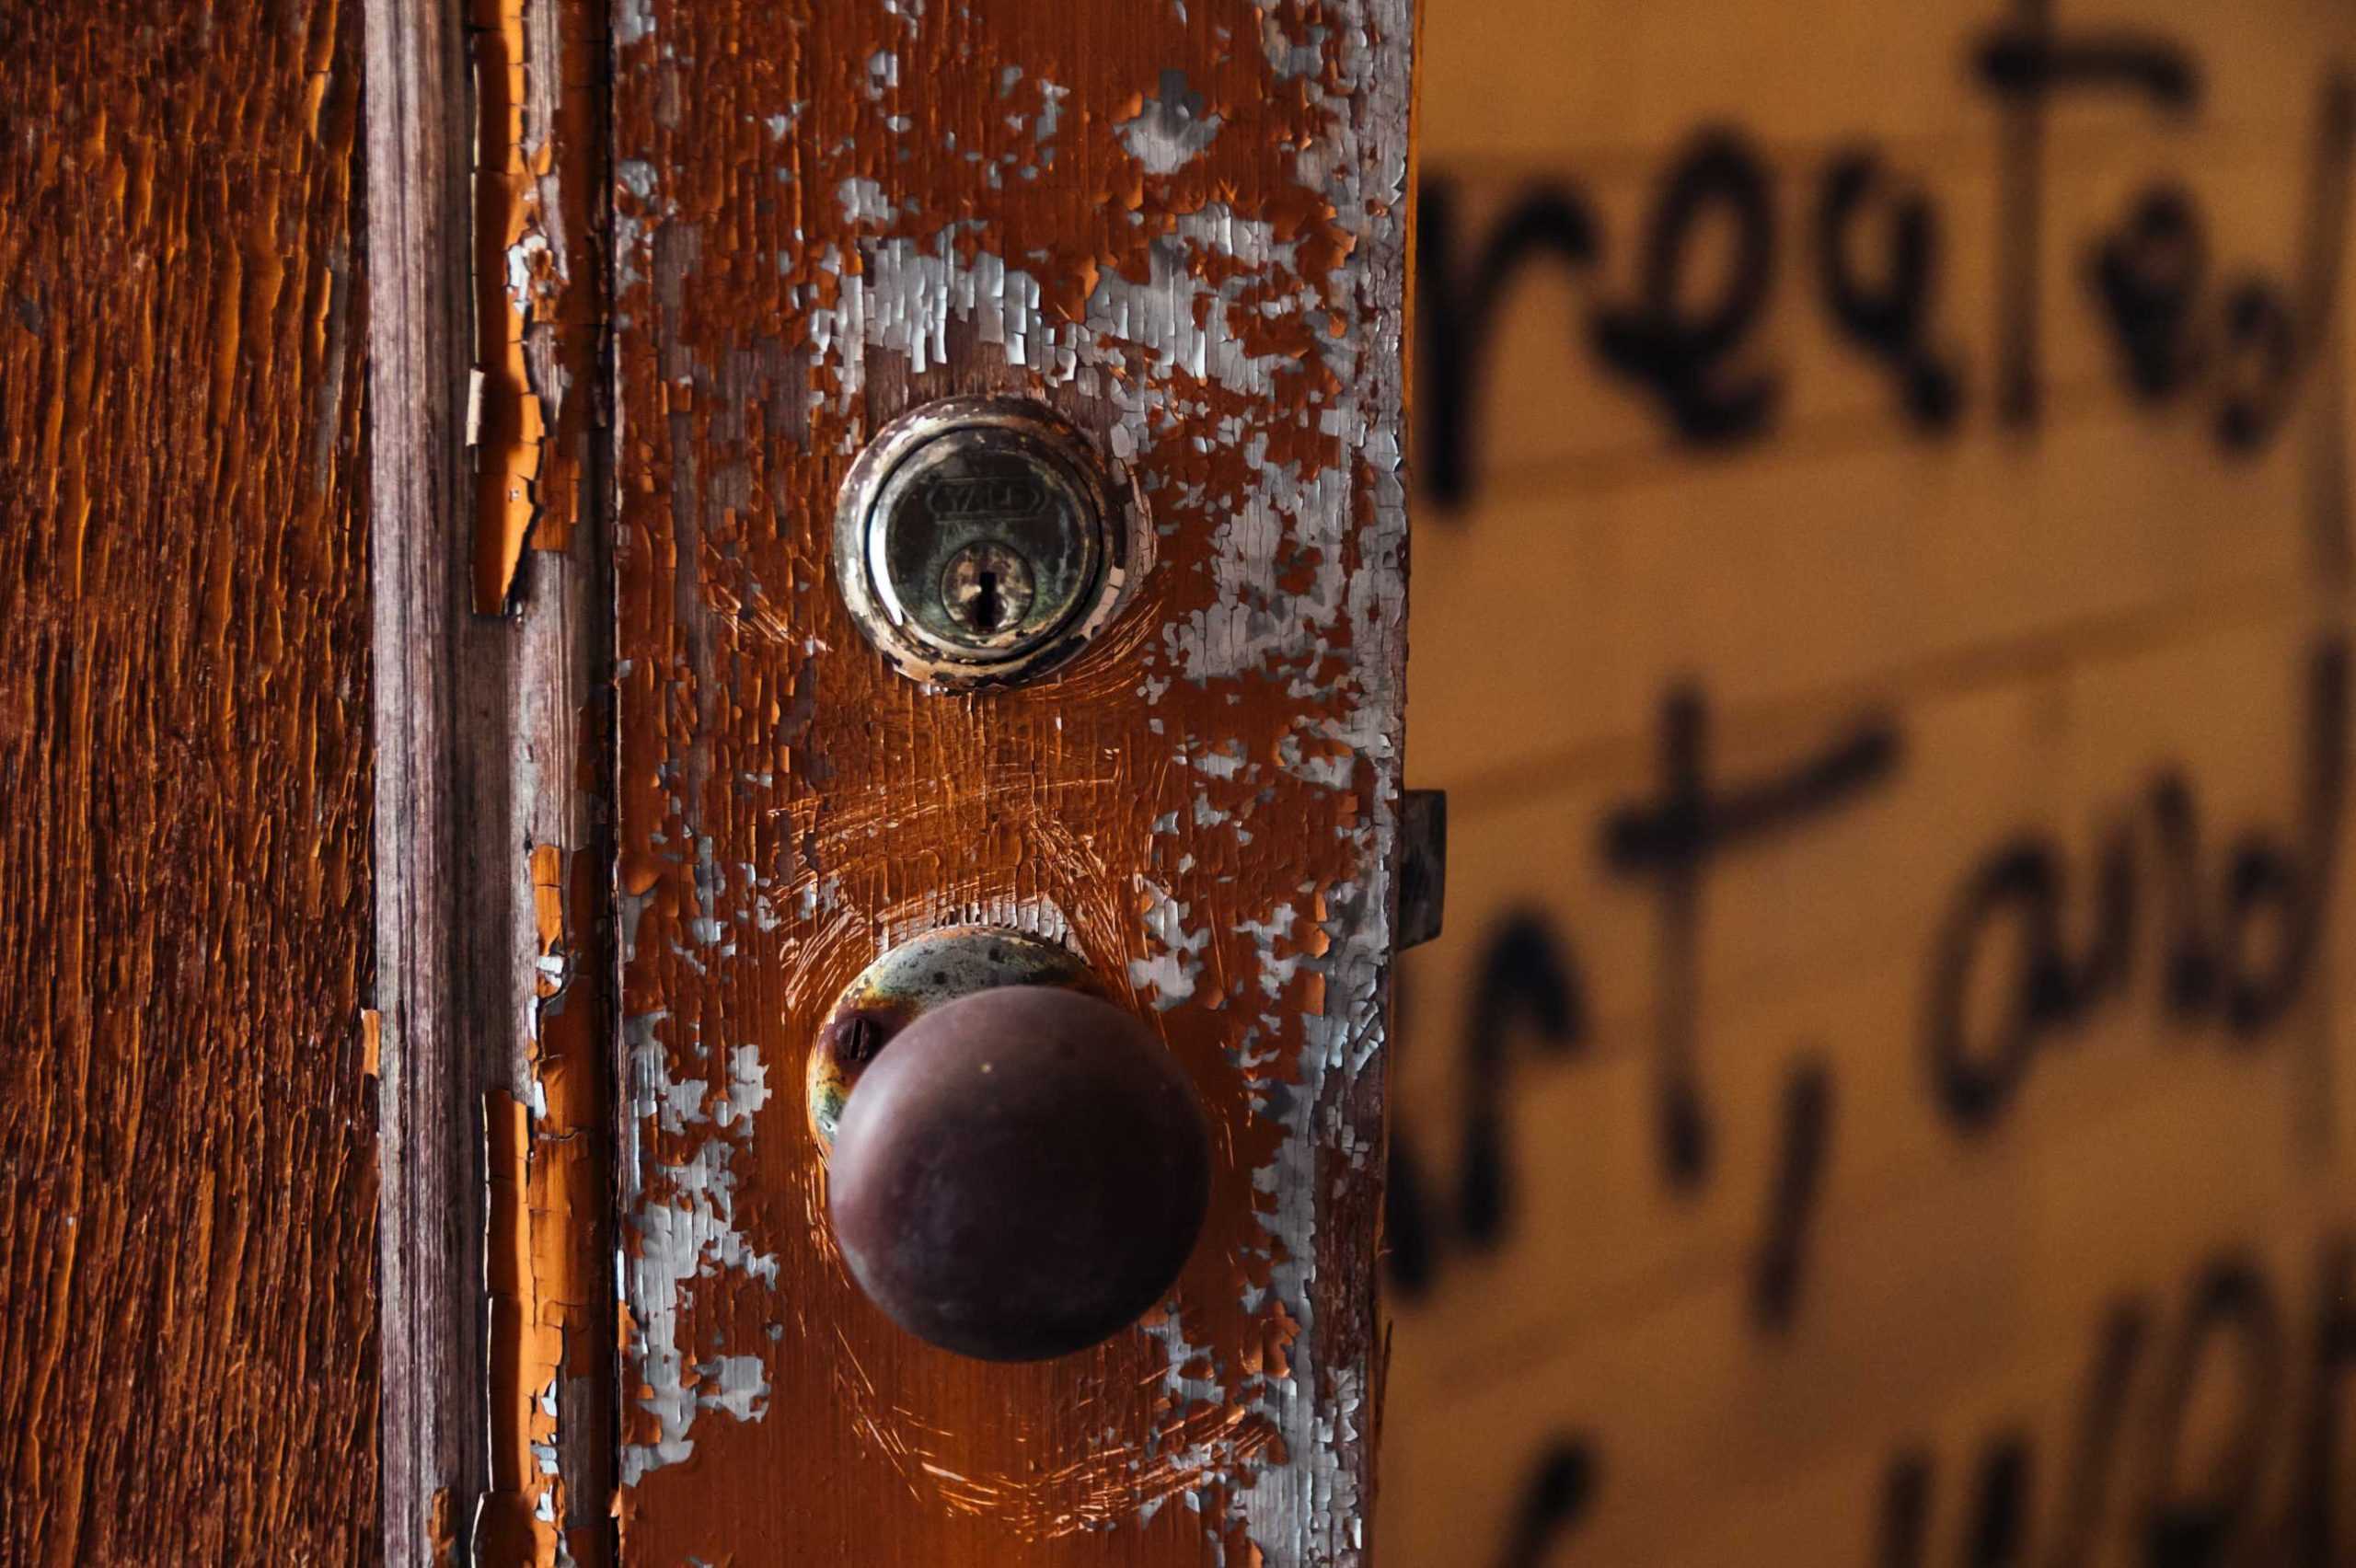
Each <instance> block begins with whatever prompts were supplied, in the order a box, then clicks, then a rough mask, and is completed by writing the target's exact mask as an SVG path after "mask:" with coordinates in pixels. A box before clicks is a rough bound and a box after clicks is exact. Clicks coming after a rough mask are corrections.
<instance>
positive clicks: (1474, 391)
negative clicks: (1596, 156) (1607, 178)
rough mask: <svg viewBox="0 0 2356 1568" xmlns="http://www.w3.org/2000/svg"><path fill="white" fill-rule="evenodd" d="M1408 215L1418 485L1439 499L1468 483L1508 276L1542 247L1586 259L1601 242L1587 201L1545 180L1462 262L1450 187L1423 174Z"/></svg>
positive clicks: (1446, 501)
mask: <svg viewBox="0 0 2356 1568" xmlns="http://www.w3.org/2000/svg"><path fill="white" fill-rule="evenodd" d="M1417 202H1418V206H1417V216H1416V220H1415V315H1416V321H1417V325H1416V332H1415V365H1416V370H1417V375H1418V382H1417V386H1416V402H1417V404H1418V406H1419V407H1420V408H1421V409H1422V410H1423V421H1422V424H1423V428H1422V430H1421V431H1420V432H1418V434H1419V436H1420V438H1421V440H1420V445H1419V447H1418V450H1417V456H1418V457H1419V459H1420V467H1421V468H1422V472H1423V483H1424V486H1425V489H1426V490H1427V491H1428V492H1429V493H1430V495H1431V497H1432V499H1433V500H1434V501H1436V502H1439V503H1441V504H1442V505H1443V506H1452V505H1455V504H1457V503H1459V502H1463V501H1465V500H1466V499H1467V498H1468V497H1469V496H1470V495H1471V493H1472V452H1471V442H1472V435H1471V432H1472V420H1473V415H1474V413H1475V411H1476V409H1475V403H1476V400H1477V398H1478V396H1479V385H1480V377H1481V372H1482V369H1483V367H1484V365H1485V364H1486V363H1487V362H1488V350H1489V344H1490V341H1491V340H1492V339H1493V338H1494V336H1495V335H1496V328H1497V319H1496V318H1497V311H1498V306H1500V304H1501V303H1502V302H1503V301H1504V299H1505V297H1506V289H1507V285H1508V284H1509V283H1511V282H1513V281H1514V279H1515V278H1516V276H1517V275H1519V272H1520V271H1521V270H1522V269H1523V268H1524V267H1526V266H1528V265H1529V264H1530V262H1532V261H1535V260H1537V259H1540V258H1542V257H1553V259H1556V260H1557V261H1559V262H1561V263H1562V264H1563V265H1565V266H1566V267H1571V268H1584V267H1587V266H1588V265H1590V264H1592V263H1593V262H1594V261H1595V260H1596V259H1597V257H1598V255H1599V252H1600V241H1599V239H1598V236H1597V229H1596V224H1595V220H1594V218H1593V217H1592V216H1591V215H1590V214H1589V213H1588V205H1587V202H1586V201H1585V200H1584V199H1583V198H1582V197H1581V196H1580V195H1579V194H1578V193H1577V192H1576V191H1575V190H1570V189H1568V188H1567V187H1564V186H1561V185H1547V186H1542V187H1540V188H1539V189H1537V190H1533V191H1531V192H1530V193H1529V194H1528V195H1526V196H1524V197H1522V198H1521V199H1520V200H1519V201H1518V202H1515V203H1514V205H1513V207H1512V209H1511V210H1510V211H1508V212H1507V213H1506V215H1505V216H1504V218H1502V219H1501V220H1500V221H1499V222H1498V224H1497V226H1496V229H1495V230H1494V231H1493V232H1492V233H1491V234H1490V235H1489V236H1488V238H1487V240H1486V241H1485V242H1484V244H1483V245H1482V247H1481V250H1480V254H1479V256H1478V257H1477V258H1476V259H1474V261H1473V262H1472V266H1471V267H1470V268H1469V269H1468V268H1467V267H1466V266H1465V264H1464V262H1463V261H1462V259H1461V258H1460V256H1459V254H1458V252H1459V248H1460V247H1461V245H1462V243H1463V241H1462V240H1461V237H1460V236H1459V235H1458V232H1457V231H1458V227H1459V225H1460V222H1461V220H1460V218H1459V216H1458V212H1457V193H1456V188H1455V186H1454V185H1453V184H1451V183H1450V182H1449V181H1448V180H1445V179H1426V180H1425V181H1424V182H1423V185H1422V188H1421V190H1419V191H1418V192H1417Z"/></svg>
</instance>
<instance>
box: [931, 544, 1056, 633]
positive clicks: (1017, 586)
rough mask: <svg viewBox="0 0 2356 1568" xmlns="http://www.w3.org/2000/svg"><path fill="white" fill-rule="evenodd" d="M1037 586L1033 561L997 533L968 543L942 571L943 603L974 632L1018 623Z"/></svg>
mask: <svg viewBox="0 0 2356 1568" xmlns="http://www.w3.org/2000/svg"><path fill="white" fill-rule="evenodd" d="M1035 592H1036V589H1035V587H1034V584H1033V582H1032V580H1031V566H1030V563H1029V562H1027V561H1025V560H1024V559H1022V557H1021V556H1019V555H1017V554H1015V552H1014V551H1013V549H1012V548H1011V547H1009V546H1007V545H1004V544H1001V543H999V541H998V540H996V539H985V540H983V541H981V542H980V543H978V544H972V545H967V546H966V547H965V548H964V549H962V550H959V551H958V552H957V553H956V554H955V555H953V556H952V557H950V558H949V565H948V567H947V568H946V569H945V570H944V571H942V572H941V608H942V609H943V610H945V611H946V612H947V613H948V617H949V620H950V622H951V624H953V625H954V626H955V627H956V628H958V629H959V630H960V631H964V632H968V633H971V634H972V635H973V636H975V637H995V636H997V635H999V633H1001V632H1003V631H1006V630H1007V629H1008V628H1011V627H1013V626H1016V625H1018V624H1019V623H1020V622H1021V621H1022V617H1023V615H1024V614H1025V613H1026V612H1027V611H1029V609H1030V608H1031V598H1032V595H1033V594H1034V593H1035Z"/></svg>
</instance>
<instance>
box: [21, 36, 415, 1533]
mask: <svg viewBox="0 0 2356 1568" xmlns="http://www.w3.org/2000/svg"><path fill="white" fill-rule="evenodd" d="M359 59H360V17H359V13H358V10H357V8H356V6H352V5H348V4H347V5H341V6H340V5H338V4H335V3H334V0H324V3H318V4H312V3H307V0H292V3H288V4H283V5H275V6H267V7H261V6H249V7H237V6H227V7H216V6H188V7H155V6H129V5H106V4H87V5H70V6H7V7H6V9H5V10H0V885H5V886H6V888H7V890H8V894H7V899H6V910H5V914H0V1039H5V1040H6V1052H5V1055H0V1467H5V1469H4V1470H0V1562H12V1563H14V1562H23V1563H33V1562H48V1563H58V1564H81V1563H92V1564H108V1563H119V1562H321V1563H329V1562H332V1563H343V1562H359V1561H364V1560H368V1559H370V1558H372V1557H373V1556H375V1552H376V1546H375V1499H376V1492H377V1473H378V1466H377V1460H376V1410H377V1388H378V1381H377V1369H376V1354H375V1344H376V1310H375V1290H374V1285H373V1276H374V1272H375V1260H376V1191H377V1177H376V1170H375V1154H374V1150H373V1147H372V1145H373V1135H374V1108H373V1100H374V1096H373V1094H372V1092H371V1088H370V1086H369V1085H368V1083H367V1081H366V1079H365V1077H364V1073H365V1070H366V1065H365V1059H364V1051H365V1046H364V1027H363V1009H364V1005H365V1003H366V1002H367V999H368V994H369V985H370V973H371V951H370V943H369V940H368V935H367V931H368V920H369V877H370V857H371V845H370V805H369V764H370V758H369V747H368V713H369V700H370V698H369V642H368V639H369V628H368V612H367V593H368V584H369V573H368V561H367V550H366V539H367V536H366V530H365V522H364V519H365V513H364V490H365V483H366V476H365V474H364V471H363V468H362V466H361V458H360V452H361V444H362V374H361V353H362V343H363V331H364V306H363V303H362V287H361V281H360V269H359V262H358V256H357V252H356V248H355V223H354V219H355V216H356V213H355V207H356V189H357V187H356V177H357V173H358V160H357V157H356V149H355V144H356V139H357V134H358V125H359V121H358V112H359V104H360V92H361V81H360V71H359Z"/></svg>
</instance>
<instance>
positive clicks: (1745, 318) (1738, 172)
mask: <svg viewBox="0 0 2356 1568" xmlns="http://www.w3.org/2000/svg"><path fill="white" fill-rule="evenodd" d="M1714 214H1715V215H1718V216H1720V217H1722V218H1723V220H1724V221H1725V222H1726V223H1727V224H1728V225H1731V226H1732V231H1733V241H1734V244H1733V255H1732V258H1731V259H1730V261H1729V263H1728V265H1727V273H1726V277H1725V279H1724V280H1723V282H1722V283H1721V284H1720V286H1719V288H1718V291H1717V294H1716V296H1715V298H1705V299H1704V300H1703V301H1699V302H1697V301H1694V300H1692V299H1691V298H1689V296H1688V293H1687V283H1688V282H1689V280H1688V279H1687V277H1686V273H1687V271H1688V269H1689V263H1690V262H1691V260H1692V257H1693V256H1694V254H1695V253H1697V252H1698V251H1700V250H1701V249H1702V242H1703V240H1704V238H1705V237H1706V236H1705V232H1704V230H1703V225H1704V224H1705V223H1707V222H1709V221H1710V219H1711V218H1712V216H1713V215H1714ZM1774 280H1775V203H1774V196H1773V191H1772V190H1770V189H1769V187H1768V182H1767V169H1766V165H1765V163H1764V162H1763V161H1762V160H1761V158H1760V156H1758V154H1757V153H1756V152H1754V151H1753V150H1752V148H1751V146H1750V142H1749V141H1748V140H1747V139H1746V138H1745V137H1743V136H1742V135H1741V134H1740V133H1738V132H1735V131H1731V130H1723V129H1721V130H1712V131H1705V132H1703V133H1701V134H1700V135H1699V136H1698V137H1696V138H1695V139H1694V141H1693V143H1692V145H1691V147H1690V148H1689V149H1688V150H1687V152H1686V153H1685V154H1684V156H1682V157H1680V159H1679V160H1678V162H1677V164H1676V166H1675V167H1674V168H1673V169H1672V170H1671V171H1670V173H1669V181H1668V184H1667V187H1666V188H1665V189H1664V190H1663V191H1662V192H1661V196H1660V199H1659V201H1658V202H1657V205H1656V206H1655V207H1654V209H1653V219H1652V226H1651V228H1650V230H1649V231H1648V232H1647V234H1646V238H1645V250H1644V271H1643V281H1642V282H1641V284H1640V285H1639V288H1638V294H1639V297H1638V299H1637V301H1636V303H1635V304H1634V305H1633V306H1628V307H1626V308H1624V309H1618V310H1607V311H1604V312H1602V313H1601V314H1600V315H1599V316H1598V317H1597V318H1596V323H1595V345H1596V350H1597V352H1599V353H1600V354H1601V355H1602V357H1603V361H1604V363H1606V364H1608V365H1610V366H1611V367H1612V368H1613V369H1614V370H1617V371H1619V372H1620V373H1621V374H1623V375H1627V376H1630V377H1632V378H1633V379H1634V380H1636V381H1639V382H1641V383H1643V384H1644V385H1645V386H1647V387H1648V388H1649V389H1650V390H1651V391H1652V392H1653V393H1654V394H1655V395H1656V396H1657V397H1658V398H1660V399H1661V402H1662V404H1663V406H1664V407H1665V408H1666V409H1667V410H1668V413H1669V418H1670V419H1671V421H1674V423H1675V424H1676V427H1677V430H1678V432H1679V433H1680V434H1681V435H1683V436H1684V437H1685V438H1686V439H1687V440H1689V441H1692V442H1694V443H1696V444H1701V445H1707V446H1716V445H1724V444H1731V443H1734V442H1738V441H1742V440H1744V439H1746V438H1748V437H1750V436H1755V435H1757V434H1759V433H1761V432H1762V431H1763V430H1764V429H1765V428H1766V426H1767V422H1768V421H1769V419H1770V418H1771V417H1772V416H1773V413H1774V411H1775V407H1776V404H1777V402H1778V400H1779V399H1780V398H1781V397H1782V394H1783V383H1782V380H1781V378H1780V377H1779V376H1777V375H1775V374H1773V372H1769V371H1762V370H1757V369H1750V370H1746V369H1745V368H1744V367H1743V365H1742V363H1741V361H1742V356H1743V349H1744V346H1745V343H1746V341H1747V340H1748V339H1749V338H1750V335H1751V333H1752V332H1753V331H1754V330H1755V329H1757V328H1758V326H1759V325H1760V322H1761V318H1762V317H1764V315H1765V313H1766V310H1767V306H1768V298H1769V295H1770V294H1771V293H1772V292H1773V287H1774Z"/></svg>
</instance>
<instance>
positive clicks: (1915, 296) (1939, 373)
mask: <svg viewBox="0 0 2356 1568" xmlns="http://www.w3.org/2000/svg"><path fill="white" fill-rule="evenodd" d="M1877 209H1879V210H1880V211H1881V212H1882V213H1884V214H1885V217H1884V222H1885V226H1886V229H1887V234H1888V238H1887V241H1886V254H1885V256H1884V259H1883V260H1882V263H1881V267H1880V270H1879V278H1878V282H1876V281H1874V279H1873V277H1872V275H1871V274H1869V273H1867V272H1866V271H1865V270H1864V269H1863V268H1862V267H1861V266H1860V264H1859V262H1858V259H1857V256H1856V249H1857V237H1858V236H1859V235H1860V234H1861V233H1862V232H1864V231H1865V228H1866V226H1867V225H1868V223H1869V222H1870V221H1871V220H1872V218H1873V217H1874V215H1875V213H1876V210H1877ZM1816 246H1817V254H1818V262H1819V278H1820V282H1821V284H1822V288H1823V296H1824V308H1825V313H1826V314H1827V315H1829V316H1831V317H1832V320H1833V322H1834V324H1835V325H1837V326H1838V327H1839V328H1840V329H1842V331H1843V332H1845V333H1846V334H1847V335H1848V336H1849V337H1850V338H1851V339H1852V340H1854V342H1856V343H1857V345H1858V346H1859V347H1861V348H1863V349H1864V350H1865V352H1868V353H1870V354H1872V355H1873V356H1874V357H1876V358H1877V359H1879V360H1881V361H1883V362H1884V363H1887V364H1888V367H1889V368H1890V370H1891V371H1892V372H1893V373H1895V375H1897V377H1898V383H1899V386H1900V401H1901V406H1902V407H1903V408H1904V409H1905V410H1906V413H1907V415H1908V417H1909V418H1911V420H1912V421H1914V423H1915V425H1916V426H1917V427H1919V428H1921V429H1923V430H1925V431H1943V430H1947V429H1950V428H1952V427H1953V426H1954V424H1955V422H1956V418H1957V416H1958V414H1959V413H1960V412H1961V410H1962V404H1963V391H1962V382H1961V378H1960V377H1959V376H1958V374H1957V372H1956V370H1955V368H1954V366H1953V365H1952V364H1950V363H1948V362H1947V360H1946V358H1945V357H1944V356H1942V355H1941V354H1939V353H1938V352H1936V351H1935V350H1934V349H1933V348H1932V347H1931V343H1930V333H1931V311H1932V305H1933V298H1934V293H1935V290H1936V286H1937V280H1938V273H1939V227H1938V215H1937V213H1936V212H1935V211H1934V209H1933V208H1932V206H1931V203H1930V201H1929V199H1928V198H1927V197H1925V196H1924V195H1923V193H1922V192H1921V191H1919V190H1912V189H1911V188H1895V189H1894V188H1893V182H1892V181H1891V180H1890V179H1889V177H1888V175H1887V173H1886V172H1885V171H1884V169H1883V167H1882V164H1881V160H1880V158H1879V157H1878V156H1876V155H1875V153H1874V152H1873V151H1872V150H1871V149H1869V148H1868V149H1856V150H1852V151H1850V152H1846V153H1842V154H1840V155H1839V156H1836V157H1835V158H1834V159H1833V160H1832V162H1831V165H1830V166H1829V167H1827V168H1826V170H1825V172H1824V184H1823V189H1822V191H1821V193H1820V195H1819V198H1818V201H1817V210H1816Z"/></svg>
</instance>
